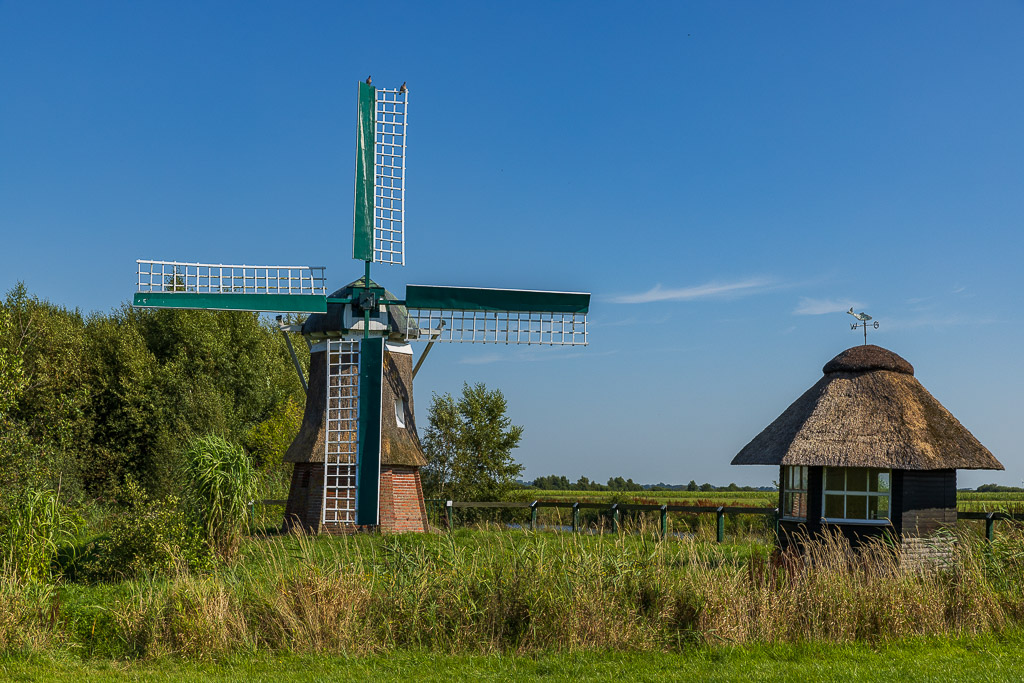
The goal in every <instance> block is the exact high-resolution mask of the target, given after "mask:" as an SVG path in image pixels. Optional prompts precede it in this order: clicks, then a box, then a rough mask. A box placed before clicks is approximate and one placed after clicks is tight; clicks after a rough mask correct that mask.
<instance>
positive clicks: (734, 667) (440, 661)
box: [0, 523, 1024, 680]
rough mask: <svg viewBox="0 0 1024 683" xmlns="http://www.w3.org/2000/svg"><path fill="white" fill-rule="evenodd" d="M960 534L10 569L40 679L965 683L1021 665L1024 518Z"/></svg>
mask: <svg viewBox="0 0 1024 683" xmlns="http://www.w3.org/2000/svg"><path fill="white" fill-rule="evenodd" d="M87 535H88V534H84V535H83V536H82V537H80V538H79V539H78V541H77V544H78V546H77V547H79V548H82V547H86V546H87V545H88V543H87V539H86V536H87ZM955 538H956V541H955V544H954V547H955V550H954V553H953V556H952V558H951V559H950V560H949V561H948V562H947V563H945V564H943V565H941V566H925V567H907V566H902V565H901V564H900V563H899V560H898V558H897V557H896V555H895V554H894V553H893V549H892V548H891V547H890V546H887V545H884V544H876V545H869V546H867V547H865V548H863V549H861V550H859V551H856V552H854V551H851V550H850V548H849V547H848V546H846V545H845V544H844V543H843V542H841V541H840V540H838V539H824V540H822V541H818V542H815V543H812V544H811V546H810V548H809V550H808V552H807V554H806V555H805V556H804V557H802V558H797V557H795V556H794V557H791V556H785V555H783V556H779V555H778V554H777V553H775V552H774V546H773V544H772V543H770V542H769V539H768V537H767V536H766V535H765V534H763V533H761V532H752V531H750V530H749V529H742V528H730V531H729V533H728V535H727V539H726V543H723V544H718V543H715V542H714V541H713V534H711V533H707V534H704V533H697V534H692V535H690V536H686V537H671V538H669V539H667V540H661V539H660V538H659V537H658V535H657V533H655V530H653V529H651V528H644V527H643V526H642V525H641V526H638V527H634V528H632V529H629V530H628V532H626V533H619V534H612V533H602V532H598V533H594V534H589V535H588V534H572V533H564V532H536V533H535V532H529V531H524V530H509V529H507V528H505V527H501V528H498V527H494V526H491V527H490V528H488V527H487V526H486V525H484V526H478V527H475V528H461V529H456V530H455V531H454V532H453V533H450V534H448V533H433V534H421V535H391V536H384V535H357V536H349V537H327V536H303V535H280V534H276V533H266V534H254V535H250V536H247V537H246V538H244V539H242V541H241V545H240V547H239V550H238V553H237V555H235V556H234V558H233V559H232V560H230V561H228V560H223V559H219V560H216V561H214V562H213V563H212V564H210V565H208V566H204V567H200V568H189V567H187V566H184V565H182V566H174V567H170V568H169V569H167V570H165V571H159V572H151V573H143V574H140V575H137V576H135V577H134V578H131V579H125V580H96V579H89V580H87V579H84V578H80V576H82V573H81V572H77V567H76V563H78V562H81V561H83V560H82V559H81V558H80V557H79V556H77V555H76V554H75V553H74V552H70V553H65V554H64V555H63V556H62V557H61V558H60V559H59V562H62V563H63V564H62V565H61V566H60V567H57V568H56V569H58V570H59V571H58V573H56V574H55V575H54V576H55V578H54V579H53V580H50V581H44V580H30V579H26V578H24V577H20V578H19V577H17V576H14V575H13V574H11V573H10V572H8V573H6V574H5V575H4V577H3V579H2V580H0V649H2V651H3V660H2V665H0V666H2V669H0V670H2V671H3V673H4V674H5V675H6V676H7V677H8V678H14V679H21V680H68V679H72V678H74V679H79V680H93V679H95V680H102V679H106V678H114V677H123V678H127V679H132V680H166V679H169V678H172V677H173V678H174V679H176V680H178V679H185V680H189V679H192V680H199V679H213V680H218V679H222V680H232V679H237V678H246V679H253V680H271V679H273V680H310V679H314V680H315V679H321V678H322V679H324V680H326V679H328V678H334V677H338V676H344V677H345V678H349V679H352V678H355V679H376V680H380V679H384V680H387V679H397V678H408V677H410V676H415V677H417V678H426V679H427V680H434V679H441V678H451V677H460V678H461V677H469V676H473V677H476V678H483V679H485V680H497V679H507V678H509V677H512V676H516V677H523V676H527V677H544V678H551V679H556V680H560V679H570V678H573V679H579V678H582V679H584V680H586V679H596V680H600V679H608V678H613V677H621V676H626V675H628V676H630V678H638V679H641V680H643V679H650V680H654V679H659V678H665V677H696V676H700V677H702V678H710V679H711V680H738V679H739V680H742V679H748V680H754V679H763V678H766V677H767V678H781V679H796V678H806V677H807V676H813V677H815V678H822V677H829V678H831V677H836V676H838V675H840V674H842V675H847V674H849V675H853V676H855V677H863V678H877V677H880V676H888V675H893V674H894V673H896V672H900V671H905V669H899V668H898V666H903V667H906V666H907V664H906V662H907V661H910V662H915V664H914V665H913V669H912V670H913V672H914V673H913V675H914V676H916V678H910V679H909V680H939V679H944V680H951V679H950V678H949V675H950V674H949V671H950V670H952V671H953V674H952V675H954V676H955V675H959V674H958V672H959V673H960V674H962V677H963V679H964V680H967V679H971V680H986V679H988V680H1008V679H1009V675H1010V672H1012V671H1014V670H1017V669H1019V666H1020V664H1021V657H1022V656H1021V655H1020V654H1019V652H1021V651H1022V650H1021V648H1020V645H1021V644H1022V643H1024V635H1022V634H1024V630H1022V629H1024V531H1022V530H1021V529H1019V528H1017V527H1016V526H1015V525H1012V524H1010V523H1000V525H999V531H998V534H997V538H996V540H995V542H994V543H991V544H989V543H987V542H985V541H984V539H983V538H982V537H981V536H980V534H979V533H978V530H977V528H976V527H975V526H972V525H963V528H961V529H958V530H957V531H956V537H955ZM76 572H77V573H76ZM76 577H79V578H76ZM894 657H898V658H900V660H901V661H902V662H903V664H897V663H896V660H894ZM968 663H970V668H968ZM843 672H846V673H843ZM431 677H433V678H431ZM901 678H907V676H905V675H901ZM953 680H955V678H954V679H953Z"/></svg>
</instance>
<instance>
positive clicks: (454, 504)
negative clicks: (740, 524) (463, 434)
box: [427, 499, 1024, 543]
mask: <svg viewBox="0 0 1024 683" xmlns="http://www.w3.org/2000/svg"><path fill="white" fill-rule="evenodd" d="M427 503H428V510H429V508H430V507H433V508H434V512H435V515H434V517H435V521H436V522H437V524H438V525H439V526H445V527H446V528H447V529H448V530H449V531H451V530H452V527H453V525H454V519H455V510H456V509H463V508H477V509H481V508H483V509H512V510H514V509H526V508H529V509H530V524H529V529H530V530H531V531H535V530H536V529H537V517H538V511H539V510H540V508H564V509H572V532H573V533H578V532H579V531H580V529H581V526H580V510H602V511H604V512H606V513H607V514H608V516H609V518H610V519H611V529H612V532H613V533H616V532H618V531H619V528H620V513H622V512H658V513H660V517H659V525H658V526H659V532H660V534H661V537H662V538H665V537H667V536H668V513H670V512H682V513H689V514H697V515H702V514H705V515H711V514H713V515H715V532H716V533H715V538H716V541H717V542H719V543H723V542H725V516H726V515H764V516H766V517H770V520H771V525H772V530H773V531H774V532H775V534H778V533H779V511H778V508H764V507H742V506H729V505H720V506H714V505H669V504H665V505H658V504H640V503H581V502H570V501H539V500H535V501H533V502H526V501H508V502H503V501H499V502H474V501H453V500H436V499H434V500H428V501H427ZM431 504H433V505H431ZM428 516H429V512H428ZM957 519H958V520H961V519H963V520H982V521H984V522H985V538H986V539H987V540H988V541H992V540H993V539H994V538H995V523H996V521H1007V522H1022V523H1024V516H1017V515H1013V514H1011V513H1007V512H958V513H957Z"/></svg>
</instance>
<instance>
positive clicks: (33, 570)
mask: <svg viewBox="0 0 1024 683" xmlns="http://www.w3.org/2000/svg"><path fill="white" fill-rule="evenodd" d="M78 526H79V524H78V518H77V517H76V516H75V515H74V514H72V513H70V512H69V511H68V510H67V509H66V508H64V507H63V506H62V505H61V503H60V496H59V494H58V493H54V492H53V491H45V490H33V489H23V490H20V491H17V492H15V493H13V494H11V495H8V496H6V497H5V499H4V501H3V502H2V504H0V547H2V549H3V550H2V552H3V559H2V562H0V565H2V569H3V574H4V575H5V576H13V577H15V578H17V579H20V580H22V581H32V582H44V581H48V580H49V579H50V578H51V576H52V568H53V566H54V559H55V558H56V557H57V553H58V552H59V551H60V548H61V546H62V545H64V544H67V543H70V542H71V541H72V540H73V539H74V537H75V532H76V531H77V529H78Z"/></svg>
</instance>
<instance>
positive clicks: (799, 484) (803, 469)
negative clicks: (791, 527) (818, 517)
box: [782, 465, 810, 522]
mask: <svg viewBox="0 0 1024 683" xmlns="http://www.w3.org/2000/svg"><path fill="white" fill-rule="evenodd" d="M809 469H810V468H809V467H808V466H807V465H786V466H785V467H784V468H783V470H782V473H783V481H782V519H788V520H794V521H798V522H805V521H807V473H808V471H809ZM801 507H802V508H803V510H802V511H803V514H802V515H801V514H792V511H793V510H797V511H799V510H800V508H801Z"/></svg>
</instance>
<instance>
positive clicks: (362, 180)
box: [352, 83, 377, 261]
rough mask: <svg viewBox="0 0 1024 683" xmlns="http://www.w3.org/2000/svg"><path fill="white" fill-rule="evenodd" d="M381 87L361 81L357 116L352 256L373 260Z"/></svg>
mask: <svg viewBox="0 0 1024 683" xmlns="http://www.w3.org/2000/svg"><path fill="white" fill-rule="evenodd" d="M376 119H377V89H376V88H374V87H373V86H372V85H367V84H366V83H360V84H359V105H358V113H357V115H356V189H355V203H354V206H353V215H352V258H354V259H359V260H360V261H372V260H373V189H374V175H373V174H374V171H373V168H374V158H373V149H374V142H375V141H374V131H375V130H376V126H377V120H376Z"/></svg>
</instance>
